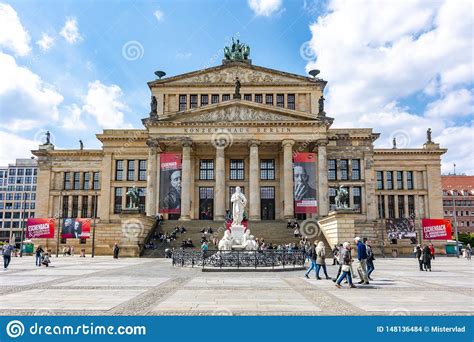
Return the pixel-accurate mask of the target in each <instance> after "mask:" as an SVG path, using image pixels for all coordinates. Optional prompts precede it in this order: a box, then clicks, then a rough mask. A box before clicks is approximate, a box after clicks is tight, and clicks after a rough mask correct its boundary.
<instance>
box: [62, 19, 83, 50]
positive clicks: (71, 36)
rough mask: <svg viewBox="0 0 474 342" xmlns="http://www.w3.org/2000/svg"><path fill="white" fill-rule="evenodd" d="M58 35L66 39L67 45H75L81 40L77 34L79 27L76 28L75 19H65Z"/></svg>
mask: <svg viewBox="0 0 474 342" xmlns="http://www.w3.org/2000/svg"><path fill="white" fill-rule="evenodd" d="M59 34H60V35H61V36H63V38H64V39H66V41H67V42H68V43H69V44H75V43H77V42H79V41H80V40H81V39H82V37H81V34H80V33H79V27H78V26H77V20H76V19H75V18H69V19H67V20H66V23H65V24H64V26H63V28H62V29H61V32H59Z"/></svg>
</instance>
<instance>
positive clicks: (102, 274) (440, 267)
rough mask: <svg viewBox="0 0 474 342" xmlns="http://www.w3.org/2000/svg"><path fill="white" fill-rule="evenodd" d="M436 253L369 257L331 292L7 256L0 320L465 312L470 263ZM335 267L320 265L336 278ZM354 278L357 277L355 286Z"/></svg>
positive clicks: (314, 285) (284, 282) (244, 276)
mask: <svg viewBox="0 0 474 342" xmlns="http://www.w3.org/2000/svg"><path fill="white" fill-rule="evenodd" d="M472 265H473V264H472V263H471V262H469V261H468V260H466V259H463V258H461V259H456V258H447V257H438V258H436V260H434V261H433V262H432V267H433V271H432V272H420V271H419V270H418V264H417V260H415V259H414V258H399V259H388V258H387V259H381V258H380V259H377V260H376V261H375V266H376V270H375V272H374V273H373V278H374V281H372V282H371V283H370V285H366V286H360V287H359V288H357V289H348V288H347V287H345V288H343V289H337V288H336V287H335V286H334V283H333V282H332V281H330V280H316V279H314V273H313V274H312V278H311V279H305V278H304V277H303V271H286V272H246V273H237V272H225V273H224V272H212V273H209V272H202V271H201V269H199V268H194V269H192V268H178V267H173V266H172V265H171V261H170V259H144V258H142V259H139V258H122V259H118V260H114V259H112V258H111V257H96V258H94V259H91V258H90V257H87V258H79V257H78V256H74V257H62V256H60V257H59V258H55V257H53V258H52V266H51V267H49V268H46V267H41V268H40V267H36V266H35V265H34V258H33V257H31V256H26V257H23V258H18V257H15V258H13V259H12V262H11V264H10V267H9V269H8V271H5V272H3V271H0V313H1V315H466V314H468V315H471V314H472V313H473V312H474V300H473V298H474V287H473V267H472ZM336 272H337V269H336V267H335V266H329V267H328V273H329V275H330V276H333V277H334V276H335V274H336ZM356 281H357V280H356Z"/></svg>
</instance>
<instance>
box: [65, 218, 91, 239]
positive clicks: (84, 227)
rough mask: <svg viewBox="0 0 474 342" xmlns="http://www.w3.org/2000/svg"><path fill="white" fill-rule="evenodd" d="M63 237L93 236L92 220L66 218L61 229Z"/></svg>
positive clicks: (79, 237) (80, 237)
mask: <svg viewBox="0 0 474 342" xmlns="http://www.w3.org/2000/svg"><path fill="white" fill-rule="evenodd" d="M61 237H62V238H63V239H88V238H90V237H91V220H90V219H88V218H65V219H64V221H63V226H62V230H61Z"/></svg>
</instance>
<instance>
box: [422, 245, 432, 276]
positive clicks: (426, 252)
mask: <svg viewBox="0 0 474 342" xmlns="http://www.w3.org/2000/svg"><path fill="white" fill-rule="evenodd" d="M423 265H424V266H425V271H428V270H429V271H430V272H431V251H430V246H425V247H424V248H423Z"/></svg>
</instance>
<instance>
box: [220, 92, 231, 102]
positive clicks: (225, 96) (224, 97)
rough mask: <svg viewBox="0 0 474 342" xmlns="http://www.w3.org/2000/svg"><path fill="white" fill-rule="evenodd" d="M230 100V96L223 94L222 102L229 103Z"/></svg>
mask: <svg viewBox="0 0 474 342" xmlns="http://www.w3.org/2000/svg"><path fill="white" fill-rule="evenodd" d="M229 100H230V94H223V95H222V102H224V101H229Z"/></svg>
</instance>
